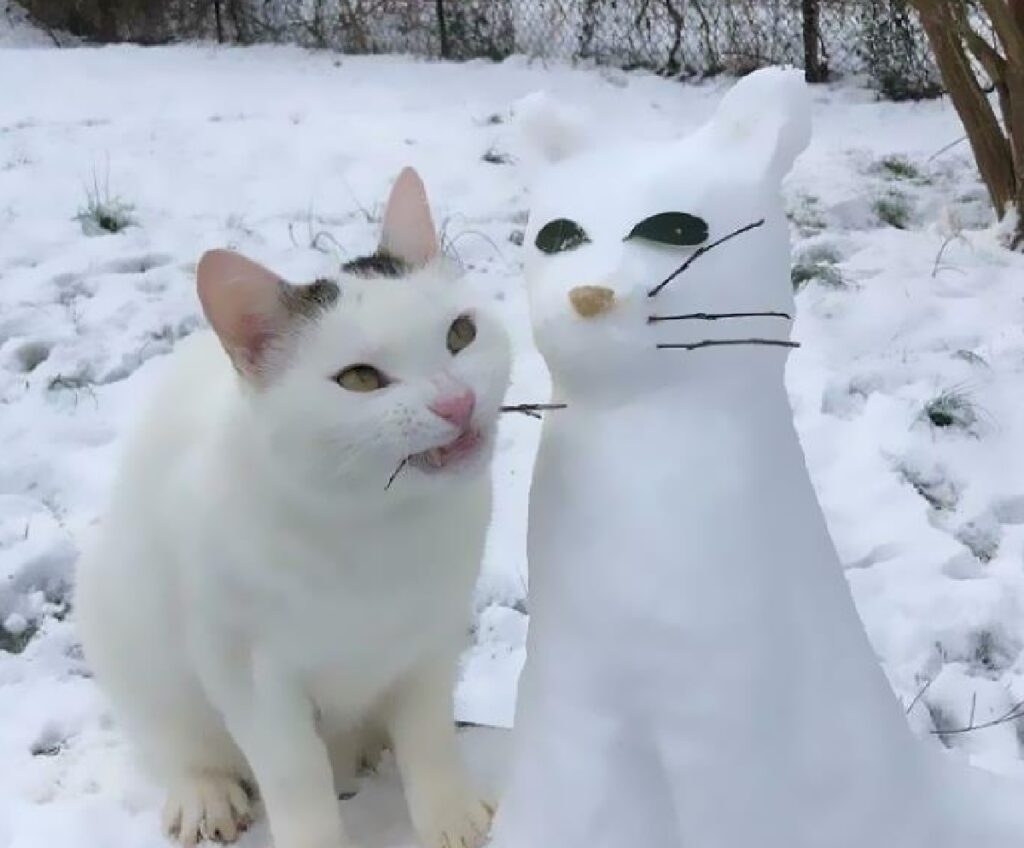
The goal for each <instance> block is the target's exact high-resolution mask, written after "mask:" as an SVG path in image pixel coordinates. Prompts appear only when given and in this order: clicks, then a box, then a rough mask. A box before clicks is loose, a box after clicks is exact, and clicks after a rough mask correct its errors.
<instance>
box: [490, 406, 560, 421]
mask: <svg viewBox="0 0 1024 848" xmlns="http://www.w3.org/2000/svg"><path fill="white" fill-rule="evenodd" d="M565 407H566V405H565V404H564V403H517V404H513V405H511V406H503V407H502V408H501V411H502V412H518V413H521V414H522V415H528V416H530V418H540V414H541V413H542V412H547V411H549V410H553V409H565Z"/></svg>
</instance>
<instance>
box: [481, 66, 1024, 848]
mask: <svg viewBox="0 0 1024 848" xmlns="http://www.w3.org/2000/svg"><path fill="white" fill-rule="evenodd" d="M808 137H809V104H808V103H807V100H806V95H805V93H804V90H803V84H802V81H800V80H799V79H797V78H794V77H793V76H792V75H791V74H790V73H788V72H784V71H779V70H770V71H764V72H759V73H757V74H754V75H752V76H751V77H749V78H747V79H746V80H744V81H742V82H741V83H739V84H738V85H737V86H736V88H735V89H734V90H733V91H732V92H730V94H729V95H728V96H727V97H726V100H725V101H724V102H723V104H722V106H721V107H720V108H719V110H718V112H717V114H716V115H715V117H714V118H713V119H712V120H711V122H710V123H709V124H707V125H706V126H704V127H703V128H702V129H700V130H699V131H698V132H697V133H695V134H694V135H692V136H690V137H688V138H686V139H685V140H683V141H681V142H677V143H673V144H667V145H662V146H651V147H647V148H640V147H638V148H634V149H629V150H625V151H622V150H618V151H592V152H584V153H581V154H580V155H578V156H577V157H575V158H570V159H568V160H567V161H565V162H560V163H558V164H557V165H555V166H554V167H553V168H552V169H551V170H550V171H549V172H548V173H547V174H546V175H545V177H544V179H543V180H542V184H541V186H540V187H539V189H537V190H536V192H535V196H534V205H533V209H532V212H531V223H530V226H529V228H528V232H527V249H528V256H529V259H528V264H527V278H528V286H529V295H530V307H531V316H532V320H533V326H534V333H535V338H536V341H537V344H538V346H539V348H540V350H541V352H542V354H543V355H544V356H545V359H546V360H547V363H548V366H549V368H550V370H551V374H552V378H553V381H554V387H555V400H558V401H563V402H565V403H566V404H567V405H568V406H567V408H566V409H565V410H562V411H559V412H556V413H553V414H550V415H549V416H548V418H547V420H546V421H545V424H544V434H543V438H542V441H541V446H540V452H539V455H538V458H537V465H536V471H535V475H534V480H533V487H532V492H531V503H530V530H529V559H530V594H531V624H530V637H529V653H528V660H527V664H526V668H525V670H524V674H523V678H522V682H521V684H520V700H519V712H518V715H517V727H516V730H517V734H518V735H517V741H516V746H515V749H516V753H515V757H514V761H513V769H512V774H511V780H510V785H509V789H508V792H507V795H506V798H505V800H504V801H503V805H502V809H501V813H500V815H499V822H498V827H497V831H496V833H497V838H498V844H500V845H501V848H555V846H557V848H627V846H633V845H637V844H643V845H645V846H652V845H654V846H666V848H667V846H683V848H690V846H693V848H748V846H755V845H756V846H758V848H867V846H872V848H926V846H927V848H967V846H971V848H976V846H986V848H1006V846H1009V845H1011V844H1015V842H1012V841H1010V840H1009V839H1008V838H1006V837H1002V836H1000V835H999V832H998V828H997V827H996V824H995V822H994V821H991V820H990V819H988V818H985V821H984V822H983V823H980V824H977V825H974V824H972V823H971V822H970V821H969V816H970V815H977V814H976V813H975V812H973V807H972V805H973V804H974V801H973V800H972V801H970V802H969V803H963V801H964V799H965V798H971V799H973V798H975V797H976V796H975V794H974V788H973V780H974V777H976V776H972V777H971V778H968V777H967V776H966V774H965V773H961V772H956V773H955V774H956V780H955V781H951V779H950V777H949V771H950V770H951V767H950V766H948V765H945V764H943V763H941V762H940V761H939V758H938V755H935V754H933V753H932V752H931V751H930V749H927V748H925V747H924V746H923V745H921V744H920V743H919V742H918V741H917V740H916V739H915V738H914V737H913V735H912V734H911V732H910V730H909V728H908V726H907V724H906V721H905V718H904V715H903V712H902V710H901V708H900V705H899V704H898V703H897V701H896V699H895V698H894V696H893V694H892V692H891V690H890V688H889V686H888V683H887V681H886V679H885V677H884V675H883V672H882V670H881V669H880V667H879V665H878V663H877V661H876V658H875V656H874V654H873V652H872V649H871V646H870V644H869V642H868V640H867V637H866V635H865V632H864V630H863V627H862V625H861V622H860V620H859V618H858V615H857V612H856V610H855V607H854V605H853V602H852V598H851V596H850V593H849V590H848V588H847V585H846V582H845V579H844V577H843V575H842V572H841V569H840V565H839V562H838V559H837V556H836V553H835V551H834V548H833V545H832V543H831V540H830V538H829V536H828V533H827V530H826V526H825V522H824V520H823V517H822V514H821V512H820V509H819V506H818V503H817V500H816V498H815V494H814V491H813V489H812V486H811V482H810V479H809V477H808V474H807V471H806V466H805V462H804V457H803V454H802V451H801V447H800V444H799V441H798V439H797V434H796V432H795V430H794V426H793V421H792V412H791V409H790V406H789V402H788V398H787V395H786V392H785V389H784V385H783V371H784V366H785V360H786V353H787V349H786V347H785V346H784V344H785V341H786V340H787V339H788V337H789V329H790V321H789V320H788V318H786V317H784V316H783V315H762V316H756V317H728V318H726V317H721V318H718V319H716V320H709V319H708V318H707V317H704V318H699V317H691V318H680V319H676V320H664V321H655V322H653V323H652V322H651V321H650V320H649V316H670V315H675V316H679V315H690V314H692V313H713V314H715V315H719V316H721V315H724V314H732V313H750V312H757V313H784V315H792V313H793V306H794V304H793V296H792V289H791V286H790V282H789V267H790V264H789V263H790V257H789V239H788V230H787V222H786V219H785V217H784V214H783V209H782V203H781V196H780V182H781V180H782V177H783V176H784V175H785V173H786V172H787V171H788V170H789V168H790V166H791V164H792V162H793V159H794V158H795V157H796V155H797V154H798V153H799V152H800V151H801V150H802V149H803V147H804V146H805V144H806V143H807V139H808ZM666 212H672V213H679V212H682V213H686V215H683V216H676V217H675V219H674V221H675V225H676V226H675V228H674V233H673V232H669V233H668V234H667V237H666V231H665V230H664V228H662V229H660V230H659V228H658V227H657V226H654V224H653V223H652V222H651V221H650V218H651V216H654V215H659V214H661V213H666ZM762 219H763V220H764V223H763V224H762V225H760V226H757V227H753V228H751V229H749V230H747V231H745V232H743V233H741V234H739V235H736V236H735V237H734V238H732V239H730V240H729V241H727V242H724V243H722V244H720V245H718V246H716V247H713V248H711V249H709V250H708V251H707V252H706V253H704V254H703V255H702V256H700V257H698V258H697V259H696V260H694V262H693V264H692V265H691V266H690V267H689V268H688V269H687V270H686V271H685V272H683V273H682V274H681V275H679V277H678V278H676V279H674V280H673V281H672V282H671V283H669V284H668V285H667V286H665V287H664V288H663V289H662V290H661V291H660V292H659V293H658V294H657V295H655V296H653V297H652V296H649V292H650V290H651V289H653V288H654V287H655V286H656V285H657V284H658V283H659V282H661V281H662V280H664V279H665V278H666V277H667V276H669V274H671V273H672V272H673V271H675V270H676V269H677V268H679V266H680V265H682V263H683V262H684V261H685V260H686V259H687V258H688V257H690V256H692V255H693V254H694V248H695V246H696V245H698V244H704V245H710V244H711V243H712V242H714V241H716V240H718V239H719V238H721V237H723V236H725V235H728V234H730V233H732V232H734V231H736V230H738V229H740V228H743V227H745V226H746V225H750V224H753V223H755V222H758V221H760V220H762ZM661 220H662V223H664V222H665V221H666V220H667V219H664V218H662V219H661ZM552 221H555V222H557V226H556V227H555V228H552V227H551V222H552ZM641 222H645V223H644V224H643V225H641V226H639V227H638V225H639V224H640V223H641ZM703 223H706V225H707V228H706V231H703V232H702V231H701V225H702V224H703ZM634 228H637V230H638V231H639V235H637V231H635V230H634ZM670 229H671V228H670ZM651 237H654V238H655V240H654V241H652V240H651ZM666 238H667V240H668V241H673V240H674V241H675V242H676V243H675V244H674V245H667V244H660V243H657V242H658V241H659V240H661V241H665V240H666ZM687 245H689V246H687ZM752 338H756V339H761V340H766V341H769V342H772V343H771V344H764V343H750V344H741V345H735V346H725V345H723V346H707V347H698V348H695V349H680V348H657V347H656V345H657V344H659V343H660V344H685V343H691V344H692V343H697V342H702V341H705V340H736V339H752ZM779 342H782V343H783V344H778V343H779ZM954 783H955V785H956V788H955V789H954V788H953V787H954ZM969 783H972V786H968V784H969ZM979 794H980V793H979ZM958 804H959V806H957V805H958ZM990 815H991V814H990V813H988V812H987V813H985V816H990ZM977 817H978V818H984V817H983V816H977ZM1017 832H1018V833H1022V834H1024V830H1021V831H1017Z"/></svg>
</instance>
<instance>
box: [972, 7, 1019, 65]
mask: <svg viewBox="0 0 1024 848" xmlns="http://www.w3.org/2000/svg"><path fill="white" fill-rule="evenodd" d="M1018 2H1019V0H1018ZM981 5H982V7H983V8H984V9H985V11H986V12H988V16H989V19H990V20H991V21H992V29H993V30H995V33H996V37H997V38H998V39H999V41H1000V42H1001V43H1002V45H1003V49H1004V50H1005V51H1006V54H1007V58H1009V59H1010V60H1011V61H1016V60H1019V59H1020V58H1021V57H1024V32H1021V31H1020V30H1019V29H1018V28H1017V22H1016V21H1015V20H1014V18H1013V13H1012V12H1011V11H1010V5H1011V4H1010V3H1008V2H1006V0H981Z"/></svg>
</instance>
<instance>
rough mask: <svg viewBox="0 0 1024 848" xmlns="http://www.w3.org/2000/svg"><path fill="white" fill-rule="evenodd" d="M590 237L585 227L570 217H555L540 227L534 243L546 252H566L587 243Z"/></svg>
mask: <svg viewBox="0 0 1024 848" xmlns="http://www.w3.org/2000/svg"><path fill="white" fill-rule="evenodd" d="M589 241H590V237H589V236H588V235H587V234H586V233H585V232H584V231H583V227H581V226H580V225H579V224H577V223H576V222H575V221H570V220H569V219H568V218H555V220H554V221H549V222H548V223H546V224H545V225H544V226H543V227H541V228H540V232H538V233H537V238H536V239H534V242H533V243H534V244H536V245H537V249H538V250H540V251H543V252H544V253H564V252H565V251H567V250H575V249H576V248H577V247H579V246H580V245H581V244H587V243H588V242H589Z"/></svg>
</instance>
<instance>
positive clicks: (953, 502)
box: [895, 462, 960, 512]
mask: <svg viewBox="0 0 1024 848" xmlns="http://www.w3.org/2000/svg"><path fill="white" fill-rule="evenodd" d="M895 471H896V473H897V474H899V475H900V477H901V478H902V479H903V481H904V482H905V483H908V484H909V485H910V486H911V487H912V488H913V489H914V491H915V492H917V494H919V495H920V496H921V497H922V498H924V500H925V501H926V502H927V503H928V506H930V507H931V508H932V509H934V510H936V511H937V512H952V511H953V510H955V509H956V507H957V504H958V503H959V502H960V488H959V487H958V486H957V485H956V483H955V482H954V481H953V480H951V479H949V477H948V476H947V475H946V474H945V473H944V472H943V471H942V469H939V468H936V469H934V470H932V471H928V470H926V469H922V468H919V467H916V466H914V465H911V464H909V463H906V462H901V463H899V464H898V465H896V467H895Z"/></svg>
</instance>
